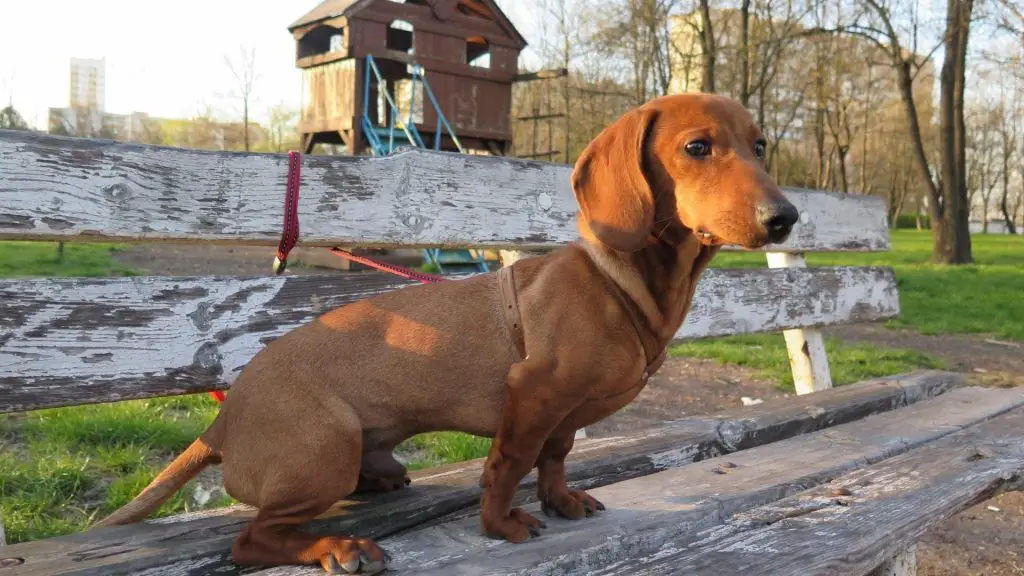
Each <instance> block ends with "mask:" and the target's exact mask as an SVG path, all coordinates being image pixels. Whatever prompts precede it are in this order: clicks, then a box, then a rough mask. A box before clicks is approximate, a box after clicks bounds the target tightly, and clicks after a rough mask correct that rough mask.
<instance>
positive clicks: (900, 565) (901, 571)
mask: <svg viewBox="0 0 1024 576" xmlns="http://www.w3.org/2000/svg"><path fill="white" fill-rule="evenodd" d="M868 576H917V544H911V545H910V546H907V547H906V548H905V549H904V550H903V551H902V552H899V553H897V554H896V555H895V556H893V557H892V558H891V559H889V560H886V561H885V562H884V563H882V565H881V566H879V567H878V568H875V569H874V570H872V571H871V573H870V574H868Z"/></svg>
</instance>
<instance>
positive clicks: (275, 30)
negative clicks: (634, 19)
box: [0, 0, 533, 130]
mask: <svg viewBox="0 0 1024 576" xmlns="http://www.w3.org/2000/svg"><path fill="white" fill-rule="evenodd" d="M3 2H4V4H5V6H4V18H3V21H2V22H0V107H3V106H6V105H7V104H8V102H9V101H10V102H12V103H13V104H14V107H15V109H16V110H18V111H19V112H20V113H21V114H22V116H24V117H25V119H26V120H27V121H28V122H29V123H30V124H32V125H33V126H35V127H37V128H39V129H42V130H45V129H46V122H47V114H48V108H50V107H62V106H67V105H68V83H69V65H70V59H71V58H73V57H74V58H105V59H106V95H105V98H106V106H105V108H106V111H107V112H114V113H120V114H124V113H129V112H133V111H138V112H145V113H147V114H149V115H150V116H156V117H164V118H187V117H190V116H192V115H194V114H196V113H197V112H199V111H200V110H203V109H204V108H205V107H206V106H210V107H211V108H212V109H213V110H214V111H215V113H217V114H219V115H223V116H224V117H225V118H239V117H241V105H240V103H239V102H238V101H237V99H233V98H231V93H232V90H233V89H234V84H235V83H234V80H233V77H232V75H231V73H230V72H229V71H228V68H227V65H226V64H225V61H224V60H225V57H226V56H230V57H232V58H234V59H236V60H237V59H239V54H240V51H241V47H242V46H245V47H246V48H251V49H253V50H254V51H255V54H256V69H257V74H258V76H257V79H256V86H255V89H254V102H253V103H252V104H251V110H252V112H251V115H252V117H253V118H254V119H255V120H257V121H264V120H265V118H266V116H267V112H268V110H269V109H270V108H271V107H272V106H274V105H277V104H281V103H284V104H287V105H289V106H292V107H294V108H298V106H299V99H300V91H301V75H300V71H299V70H298V69H296V68H295V44H294V41H293V40H292V37H291V34H289V33H288V30H287V27H288V25H289V24H291V23H292V22H294V21H295V20H297V19H298V18H299V17H301V16H302V15H303V14H305V13H306V12H308V11H309V10H311V9H312V8H314V7H315V6H316V5H317V4H319V2H320V0H300V1H292V2H269V1H265V2H263V3H260V2H254V1H253V0H203V1H201V0H178V1H177V2H173V3H172V2H167V3H158V2H152V1H150V0H91V1H89V2H83V1H82V0H47V1H46V2H18V1H16V0H3ZM499 4H500V5H501V7H502V9H503V10H504V11H505V13H506V14H507V15H508V16H509V18H510V19H511V20H512V21H513V22H514V23H515V25H516V27H517V28H519V30H520V32H521V33H522V34H523V35H524V36H526V37H527V39H528V40H529V39H531V36H532V34H531V30H532V29H533V25H532V22H531V18H530V14H529V10H528V9H527V8H526V3H524V2H522V0H504V1H501V0H499ZM171 6H173V8H170V7H171ZM524 56H527V55H526V54H524ZM527 57H528V56H527Z"/></svg>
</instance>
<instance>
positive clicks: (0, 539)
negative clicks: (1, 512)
mask: <svg viewBox="0 0 1024 576" xmlns="http://www.w3.org/2000/svg"><path fill="white" fill-rule="evenodd" d="M5 544H7V536H6V535H5V534H4V519H3V518H0V546H3V545H5Z"/></svg>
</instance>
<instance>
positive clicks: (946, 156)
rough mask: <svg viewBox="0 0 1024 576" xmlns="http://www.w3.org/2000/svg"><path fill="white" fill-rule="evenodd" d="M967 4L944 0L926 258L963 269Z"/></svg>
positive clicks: (966, 249) (968, 0)
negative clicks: (936, 180) (939, 213)
mask: <svg viewBox="0 0 1024 576" xmlns="http://www.w3.org/2000/svg"><path fill="white" fill-rule="evenodd" d="M973 3H974V2H973V0H947V11H946V38H945V40H944V44H945V46H944V48H945V56H944V58H943V62H942V72H941V75H940V86H941V90H940V98H939V133H940V135H941V146H940V152H941V156H942V188H943V191H942V192H943V194H942V196H943V204H944V205H943V218H942V220H941V221H939V222H936V223H935V225H934V226H933V229H934V231H933V234H934V247H933V253H932V259H933V260H934V261H935V262H938V263H943V264H969V263H971V262H973V258H972V256H971V232H970V207H969V206H968V205H967V175H966V174H965V172H966V170H965V168H966V137H965V133H966V127H965V122H964V107H963V106H964V84H965V80H966V61H967V39H968V31H969V27H970V17H971V9H972V6H973Z"/></svg>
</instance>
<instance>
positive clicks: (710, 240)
mask: <svg viewBox="0 0 1024 576" xmlns="http://www.w3.org/2000/svg"><path fill="white" fill-rule="evenodd" d="M694 234H696V235H697V239H698V240H700V242H701V244H706V245H708V246H711V245H712V244H714V243H715V235H714V234H712V233H711V232H708V230H707V228H697V229H696V230H694Z"/></svg>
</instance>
